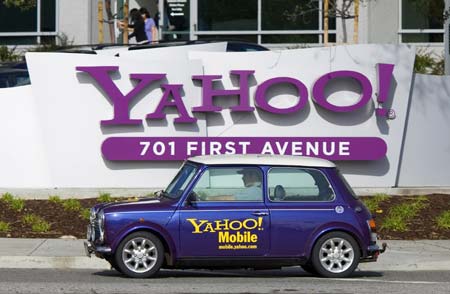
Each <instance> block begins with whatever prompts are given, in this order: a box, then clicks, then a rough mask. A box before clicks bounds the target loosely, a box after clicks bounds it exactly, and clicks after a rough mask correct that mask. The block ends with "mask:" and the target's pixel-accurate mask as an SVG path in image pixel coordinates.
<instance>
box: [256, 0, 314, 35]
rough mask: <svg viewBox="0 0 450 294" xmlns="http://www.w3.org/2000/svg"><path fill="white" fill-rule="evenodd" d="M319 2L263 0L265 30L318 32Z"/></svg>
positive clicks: (262, 23) (262, 20) (263, 25)
mask: <svg viewBox="0 0 450 294" xmlns="http://www.w3.org/2000/svg"><path fill="white" fill-rule="evenodd" d="M318 5H319V2H318V1H317V2H316V1H298V0H263V1H262V12H261V14H262V16H261V26H262V29H263V30H318V29H319V6H318Z"/></svg>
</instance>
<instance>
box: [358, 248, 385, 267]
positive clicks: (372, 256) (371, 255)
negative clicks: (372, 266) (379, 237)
mask: <svg viewBox="0 0 450 294" xmlns="http://www.w3.org/2000/svg"><path fill="white" fill-rule="evenodd" d="M386 247H387V244H386V243H383V244H381V248H380V247H379V246H378V245H376V244H375V245H371V246H369V247H368V248H367V254H366V257H365V258H361V260H360V262H375V261H377V259H378V256H379V255H380V254H383V253H384V251H386Z"/></svg>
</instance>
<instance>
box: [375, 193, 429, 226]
mask: <svg viewBox="0 0 450 294" xmlns="http://www.w3.org/2000/svg"><path fill="white" fill-rule="evenodd" d="M427 201H428V198H426V197H425V196H417V197H416V198H415V199H414V200H413V201H412V202H410V203H402V204H399V205H396V206H394V207H392V208H391V209H390V211H389V213H388V216H387V217H386V218H385V219H384V221H383V224H382V225H381V229H387V230H392V231H397V232H405V231H407V230H408V221H409V220H411V219H412V218H414V217H415V216H416V215H417V214H418V213H419V211H420V210H421V209H423V208H425V207H426V206H427V205H428V203H426V202H427Z"/></svg>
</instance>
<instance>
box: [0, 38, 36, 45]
mask: <svg viewBox="0 0 450 294" xmlns="http://www.w3.org/2000/svg"><path fill="white" fill-rule="evenodd" d="M34 44H37V38H36V37H0V45H34Z"/></svg>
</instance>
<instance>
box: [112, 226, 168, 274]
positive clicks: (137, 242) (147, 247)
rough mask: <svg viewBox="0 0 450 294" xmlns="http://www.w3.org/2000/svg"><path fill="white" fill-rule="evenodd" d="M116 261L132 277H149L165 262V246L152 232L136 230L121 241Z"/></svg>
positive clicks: (121, 269) (124, 272)
mask: <svg viewBox="0 0 450 294" xmlns="http://www.w3.org/2000/svg"><path fill="white" fill-rule="evenodd" d="M115 261H116V264H117V266H118V267H119V269H120V271H121V272H122V273H123V274H125V275H127V276H129V277H132V278H149V277H152V276H154V275H155V274H156V273H157V272H158V271H159V269H160V268H161V266H162V264H163V261H164V247H163V245H162V243H161V241H160V240H159V238H158V237H156V236H155V235H153V234H152V233H149V232H143V231H140V232H135V233H132V234H130V235H128V236H127V237H126V238H125V239H123V240H122V242H120V244H119V247H118V248H117V251H116V254H115Z"/></svg>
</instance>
